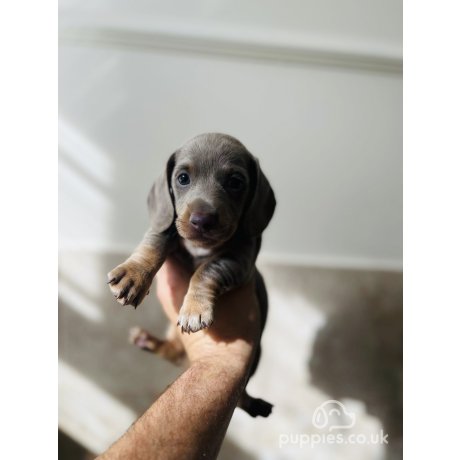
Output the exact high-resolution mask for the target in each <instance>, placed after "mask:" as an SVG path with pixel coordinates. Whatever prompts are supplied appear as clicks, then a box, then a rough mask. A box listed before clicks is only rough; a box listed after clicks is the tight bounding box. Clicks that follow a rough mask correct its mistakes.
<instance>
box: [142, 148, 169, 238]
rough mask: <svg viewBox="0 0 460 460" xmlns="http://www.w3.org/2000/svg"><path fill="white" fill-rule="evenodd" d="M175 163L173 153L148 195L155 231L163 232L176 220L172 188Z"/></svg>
mask: <svg viewBox="0 0 460 460" xmlns="http://www.w3.org/2000/svg"><path fill="white" fill-rule="evenodd" d="M174 164H175V153H173V154H172V155H171V156H170V157H169V160H168V162H167V164H166V168H165V170H164V171H163V173H162V174H161V175H160V177H159V178H158V179H157V180H156V181H155V183H154V184H153V186H152V188H151V189H150V193H149V196H148V197H147V205H148V208H149V214H150V225H151V228H152V230H153V231H154V232H155V233H162V232H164V231H166V230H168V228H169V227H170V226H171V225H172V223H173V222H174V214H175V210H174V197H173V193H172V188H171V174H172V171H173V169H174Z"/></svg>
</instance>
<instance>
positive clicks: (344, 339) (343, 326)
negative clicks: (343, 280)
mask: <svg viewBox="0 0 460 460" xmlns="http://www.w3.org/2000/svg"><path fill="white" fill-rule="evenodd" d="M402 319H403V314H402V286H401V287H400V289H396V292H392V293H387V295H385V293H382V294H380V295H376V294H371V295H366V293H364V295H363V296H362V298H361V299H360V300H356V301H354V302H353V303H351V304H349V305H344V306H343V307H341V308H340V309H338V310H335V311H334V312H333V313H331V314H330V315H329V316H328V318H327V322H326V324H325V325H324V327H323V328H322V329H320V331H319V332H318V334H317V336H316V339H315V343H314V345H313V350H312V355H311V356H312V357H311V359H310V362H309V363H308V366H309V371H310V375H311V383H312V384H313V385H315V386H317V387H318V388H320V389H321V390H323V391H324V392H326V393H328V394H329V395H330V396H331V397H332V398H333V399H338V400H340V399H343V398H353V399H357V400H360V401H363V402H364V403H365V405H366V409H367V411H368V413H370V414H371V415H374V416H376V417H378V418H379V419H380V420H381V421H382V424H383V427H384V432H385V433H388V435H389V437H388V439H389V445H388V447H387V451H386V458H387V459H388V460H390V459H391V460H396V459H400V458H402V436H403V426H402V417H403V409H402V373H403V372H402V366H403V356H402Z"/></svg>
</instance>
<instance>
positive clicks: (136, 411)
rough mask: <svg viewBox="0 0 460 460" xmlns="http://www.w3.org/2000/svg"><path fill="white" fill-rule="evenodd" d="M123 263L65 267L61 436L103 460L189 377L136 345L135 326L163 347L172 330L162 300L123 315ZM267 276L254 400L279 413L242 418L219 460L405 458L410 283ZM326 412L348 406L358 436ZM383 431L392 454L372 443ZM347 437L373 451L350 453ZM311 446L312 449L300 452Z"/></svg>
mask: <svg viewBox="0 0 460 460" xmlns="http://www.w3.org/2000/svg"><path fill="white" fill-rule="evenodd" d="M121 260H123V255H120V254H118V255H115V254H97V253H89V252H64V253H61V256H60V288H59V326H60V333H59V360H60V361H59V362H60V376H59V380H60V382H59V398H60V401H59V406H60V407H59V424H60V428H61V429H62V430H63V431H64V432H66V433H67V434H68V435H69V436H71V437H72V438H74V439H75V440H76V441H78V442H79V443H80V444H82V445H84V446H85V447H86V448H87V449H89V450H90V451H93V452H96V453H97V452H100V451H102V450H103V449H105V448H106V447H107V446H108V445H109V444H110V443H111V442H113V441H114V440H115V439H116V438H117V437H118V436H119V435H120V434H121V433H123V431H124V430H125V429H126V428H127V427H128V426H129V424H130V423H131V422H132V421H133V420H135V418H136V417H138V416H139V415H140V414H141V413H142V412H143V411H144V410H145V409H146V408H147V407H148V406H149V405H150V404H151V402H152V401H153V400H154V399H155V397H157V396H158V395H159V394H160V393H161V392H162V391H163V390H164V388H165V386H166V385H168V384H169V383H170V382H171V381H172V380H173V379H174V378H175V377H176V376H177V375H178V374H179V373H180V369H177V368H175V367H174V366H172V365H170V364H169V363H167V362H165V361H162V360H161V359H159V358H157V357H154V356H151V355H149V354H147V353H144V352H141V351H140V350H137V349H135V348H134V347H132V346H130V345H129V343H128V342H127V331H128V329H129V328H130V327H131V326H135V325H142V326H143V327H145V328H147V329H149V330H151V331H152V332H154V333H156V334H158V335H161V334H162V333H163V331H164V329H165V319H164V318H163V316H162V313H161V311H160V308H158V305H157V304H156V302H155V298H154V296H149V298H148V300H147V301H145V302H144V303H143V304H142V306H141V307H139V308H138V309H137V310H136V311H134V310H132V309H130V308H129V309H123V308H121V307H120V306H119V305H118V304H116V303H115V301H114V300H113V297H112V296H111V294H110V293H109V291H108V288H107V286H106V285H105V274H106V272H107V271H108V270H109V269H110V268H112V267H113V266H114V265H116V264H117V263H119V262H120V261H121ZM259 268H260V269H261V271H262V273H263V274H264V276H265V280H266V283H267V287H268V290H269V296H270V311H269V318H268V323H267V327H266V330H265V333H264V336H263V355H262V359H261V362H260V366H259V369H258V371H257V373H256V375H255V376H254V377H253V379H252V380H251V381H250V383H249V386H248V389H249V391H250V393H252V394H253V395H255V396H259V397H263V398H264V399H267V400H268V401H270V402H272V403H274V404H275V408H274V411H273V414H272V415H271V416H270V417H269V418H268V419H252V418H250V417H249V416H247V415H246V414H245V413H243V412H241V411H240V410H239V409H237V410H236V412H235V414H234V417H233V419H232V422H231V424H230V427H229V430H228V433H227V437H226V440H225V442H224V446H223V448H222V451H221V454H220V457H219V458H221V459H223V460H224V459H225V460H227V459H228V460H230V459H235V458H238V459H242V460H250V459H299V458H306V459H314V460H320V459H327V460H336V459H337V460H339V459H340V460H347V459H353V460H361V459H362V460H374V459H384V458H386V459H391V460H393V459H395V460H396V459H399V458H402V452H401V449H402V408H401V399H402V387H401V386H402V275H401V273H396V272H395V273H392V272H370V271H351V270H331V269H321V268H312V267H309V268H305V267H288V266H281V265H274V264H270V265H269V264H265V265H259ZM327 400H338V401H340V402H342V403H343V404H344V405H345V407H346V410H347V411H348V412H350V413H352V414H354V417H355V423H354V425H353V427H351V428H337V429H332V430H330V429H329V428H330V425H328V426H326V427H325V428H318V427H316V426H315V425H314V423H313V420H312V417H313V413H314V412H315V409H316V408H317V407H319V406H321V404H322V403H324V402H326V401H327ZM331 420H332V419H331ZM337 420H338V423H337V424H338V425H340V424H341V419H340V418H338V419H337ZM330 423H332V422H330ZM381 430H383V433H384V434H388V440H389V446H385V445H381V444H371V443H367V442H368V441H369V440H371V437H372V436H374V435H376V434H377V433H379V432H380V431H381ZM324 434H333V435H334V436H335V437H334V438H333V439H334V442H323V438H321V442H319V443H318V444H316V445H314V446H312V444H311V440H312V439H314V435H317V436H318V435H320V436H322V435H324ZM338 434H340V435H342V437H344V438H345V439H350V440H351V438H350V435H354V436H355V438H354V439H356V436H358V438H359V440H360V441H361V442H366V444H355V443H351V442H349V443H348V444H345V443H342V444H339V443H338V442H337V439H338V436H337V435H338ZM307 436H309V437H310V438H309V440H310V443H309V444H308V445H300V442H301V441H302V442H304V443H305V442H306V437H307ZM363 440H364V441H363ZM280 442H281V443H282V445H280Z"/></svg>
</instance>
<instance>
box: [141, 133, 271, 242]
mask: <svg viewBox="0 0 460 460" xmlns="http://www.w3.org/2000/svg"><path fill="white" fill-rule="evenodd" d="M148 202H149V209H150V212H151V221H152V227H153V229H154V230H155V231H156V232H163V231H166V230H167V229H168V228H169V227H170V226H171V225H172V224H173V223H174V222H175V224H176V227H177V231H178V233H179V235H180V236H181V237H182V238H184V239H187V240H190V241H192V242H193V243H194V244H195V245H196V246H200V247H203V248H214V247H218V246H220V245H221V244H223V243H224V242H225V241H228V240H229V239H230V238H231V237H232V236H233V235H234V234H235V232H236V231H237V229H239V230H241V232H244V233H245V234H246V235H247V236H257V235H260V234H261V233H262V231H263V230H264V229H265V227H266V226H267V225H268V223H269V221H270V219H271V217H272V215H273V212H274V209H275V204H276V202H275V196H274V194H273V190H272V189H271V187H270V184H269V183H268V180H267V179H266V177H265V175H264V174H263V173H262V171H261V169H260V167H259V163H258V161H257V159H256V158H254V157H253V156H252V155H251V154H250V153H249V152H248V151H247V150H246V148H245V147H244V145H243V144H241V142H239V141H238V140H236V139H235V138H233V137H231V136H227V135H225V134H214V133H213V134H202V135H199V136H197V137H194V138H193V139H191V140H189V141H188V142H186V143H185V144H184V145H183V146H182V147H180V148H179V149H178V150H177V151H176V152H175V153H174V154H173V155H171V157H170V159H169V160H168V163H167V166H166V170H165V172H164V173H163V174H162V176H161V177H160V178H159V179H158V180H157V181H156V182H155V184H154V185H153V187H152V190H151V192H150V195H149V199H148Z"/></svg>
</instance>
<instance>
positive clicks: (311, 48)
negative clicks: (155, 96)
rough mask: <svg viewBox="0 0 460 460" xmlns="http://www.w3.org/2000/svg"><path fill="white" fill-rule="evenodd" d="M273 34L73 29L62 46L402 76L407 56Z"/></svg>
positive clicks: (66, 32) (63, 31)
mask: <svg viewBox="0 0 460 460" xmlns="http://www.w3.org/2000/svg"><path fill="white" fill-rule="evenodd" d="M275 35H276V34H275V33H273V34H272V35H268V34H265V35H264V34H262V35H260V34H259V35H257V34H255V35H254V34H252V35H250V34H245V33H241V34H235V33H229V32H228V31H227V32H225V31H216V30H206V29H203V30H197V29H190V28H189V29H184V28H169V29H168V28H165V27H161V28H160V27H157V28H155V27H150V28H148V29H145V30H141V29H138V28H135V27H132V28H130V27H126V26H119V25H115V26H114V25H108V26H106V25H94V26H67V27H62V28H61V29H60V31H59V42H60V44H72V45H83V46H96V47H101V46H111V47H117V48H132V49H133V48H134V49H138V50H145V51H149V50H150V51H155V50H163V51H165V50H166V51H170V52H185V53H194V54H201V55H211V56H220V57H231V58H240V59H252V60H262V61H272V62H273V61H274V62H285V63H292V64H303V65H319V66H332V67H341V68H349V69H360V70H367V71H376V72H384V73H393V74H402V72H403V60H402V56H401V55H400V54H399V53H398V52H396V51H395V50H393V49H385V48H378V47H377V46H370V45H360V46H352V45H351V44H343V43H341V44H339V43H326V42H325V41H324V40H323V41H321V40H320V41H318V40H308V39H302V40H298V39H295V38H294V37H289V36H280V35H279V34H278V35H276V36H275Z"/></svg>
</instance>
